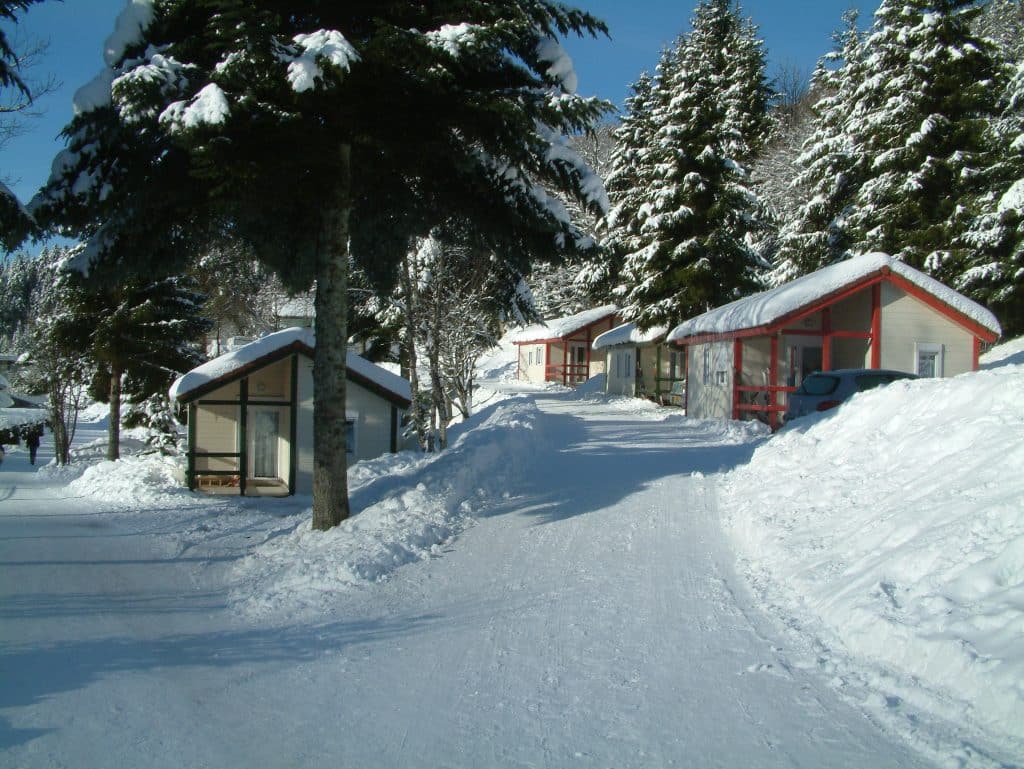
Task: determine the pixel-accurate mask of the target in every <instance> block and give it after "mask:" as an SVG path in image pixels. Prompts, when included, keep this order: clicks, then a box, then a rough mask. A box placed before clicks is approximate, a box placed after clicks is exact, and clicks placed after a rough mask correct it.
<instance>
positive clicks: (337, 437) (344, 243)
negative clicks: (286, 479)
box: [313, 144, 352, 531]
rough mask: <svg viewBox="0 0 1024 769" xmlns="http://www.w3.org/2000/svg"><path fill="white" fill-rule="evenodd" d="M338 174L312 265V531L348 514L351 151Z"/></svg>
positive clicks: (344, 149)
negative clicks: (314, 291)
mask: <svg viewBox="0 0 1024 769" xmlns="http://www.w3.org/2000/svg"><path fill="white" fill-rule="evenodd" d="M339 154H340V159H341V164H340V165H341V170H340V171H339V174H338V180H337V186H336V187H335V195H334V199H333V200H327V201H325V209H324V219H323V225H322V233H321V239H320V240H321V242H320V249H319V253H318V255H317V265H316V296H315V299H314V310H315V313H316V350H315V353H314V355H313V390H314V394H313V528H314V529H317V530H319V531H326V530H327V529H330V528H332V527H334V526H337V525H338V524H339V523H341V522H342V521H343V520H345V519H346V518H348V516H349V506H348V462H347V458H346V456H345V449H346V447H345V389H346V388H345V384H346V374H345V371H346V355H347V353H348V239H349V213H350V211H351V207H352V194H351V187H352V170H351V158H352V148H351V146H350V145H348V144H343V145H342V146H341V147H340V148H339Z"/></svg>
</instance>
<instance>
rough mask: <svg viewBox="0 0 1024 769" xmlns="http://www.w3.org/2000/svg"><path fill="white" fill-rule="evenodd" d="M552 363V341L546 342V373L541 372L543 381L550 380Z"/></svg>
mask: <svg viewBox="0 0 1024 769" xmlns="http://www.w3.org/2000/svg"><path fill="white" fill-rule="evenodd" d="M550 365H551V342H545V343H544V373H543V374H541V377H542V378H541V380H540V381H541V382H542V383H543V382H546V381H548V366H550Z"/></svg>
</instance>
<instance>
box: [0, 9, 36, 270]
mask: <svg viewBox="0 0 1024 769" xmlns="http://www.w3.org/2000/svg"><path fill="white" fill-rule="evenodd" d="M38 2H40V0H0V21H3V22H5V23H10V24H17V22H18V19H19V16H20V15H21V14H23V13H24V12H25V11H27V10H28V8H29V6H31V5H34V4H36V3H38ZM24 61H25V59H24V57H23V55H21V54H20V53H19V52H18V51H16V50H15V49H14V48H13V47H12V43H11V41H10V40H8V39H7V35H6V34H5V32H4V29H3V28H2V27H0V118H7V117H9V116H10V115H15V114H19V113H24V112H25V111H26V110H27V109H28V108H29V107H30V106H31V105H32V102H33V99H34V98H35V96H36V94H35V93H33V92H34V91H37V90H38V89H36V88H34V87H33V86H31V85H30V84H29V83H28V82H27V81H26V79H25V72H24ZM44 90H45V89H44ZM12 133H14V131H13V130H12V127H11V126H10V125H7V124H6V122H5V123H0V145H2V144H3V143H4V142H3V139H4V138H5V137H6V138H9V137H10V135H11V134H12ZM34 229H35V223H34V222H33V221H32V217H31V215H30V214H29V213H28V210H27V209H26V208H25V207H24V206H23V205H22V204H21V202H20V201H19V200H18V198H17V197H16V196H15V195H14V193H13V192H12V191H11V190H10V189H9V188H8V187H7V185H5V184H4V183H3V182H2V181H0V249H3V250H5V251H13V250H14V249H15V248H16V247H17V246H18V244H19V243H21V242H22V241H23V240H24V239H25V238H26V237H27V236H28V235H29V234H30V233H32V232H33V231H34Z"/></svg>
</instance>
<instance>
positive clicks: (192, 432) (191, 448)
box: [185, 401, 199, 491]
mask: <svg viewBox="0 0 1024 769" xmlns="http://www.w3.org/2000/svg"><path fill="white" fill-rule="evenodd" d="M198 411H199V409H197V408H196V404H195V401H193V402H192V403H190V404H188V449H187V451H186V457H187V460H188V469H187V470H186V471H185V477H186V479H187V480H188V490H189V491H195V490H196V486H197V485H198V484H196V413H197V412H198Z"/></svg>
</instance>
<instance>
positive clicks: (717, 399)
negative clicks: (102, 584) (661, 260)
mask: <svg viewBox="0 0 1024 769" xmlns="http://www.w3.org/2000/svg"><path fill="white" fill-rule="evenodd" d="M999 334H1000V327H999V322H998V321H997V320H996V318H995V316H994V315H992V313H991V312H989V311H988V310H986V309H985V308H984V307H982V306H980V305H978V304H976V303H975V302H973V301H971V300H970V299H967V298H966V297H964V296H962V295H961V294H958V293H957V292H956V291H954V290H953V289H951V288H949V287H948V286H945V285H943V284H942V283H939V282H938V281H936V280H934V279H932V278H930V277H928V276H927V275H925V274H924V273H922V272H919V271H918V270H915V269H914V268H912V267H910V266H909V265H906V264H904V263H903V262H901V261H899V260H897V259H894V258H892V257H891V256H888V255H886V254H881V253H874V254H866V255H863V256H859V257H855V258H853V259H848V260H846V261H843V262H839V263H837V264H834V265H831V266H829V267H825V268H823V269H821V270H818V271H817V272H814V273H811V274H809V275H805V276H803V277H801V278H798V279H796V280H794V281H792V282H790V283H786V284H784V285H782V286H779V287H777V288H774V289H771V290H770V291H764V292H762V293H760V294H755V295H753V296H749V297H746V298H744V299H740V300H737V301H735V302H732V303H731V304H727V305H725V306H723V307H719V308H717V309H714V310H711V311H709V312H706V313H704V314H703V315H700V316H698V317H695V318H692V319H690V320H688V321H686V322H685V323H682V324H681V325H679V326H676V327H675V328H674V329H672V331H671V332H670V333H669V335H668V340H669V341H670V342H672V343H674V344H677V345H683V346H685V348H686V350H687V355H688V358H687V388H686V392H687V413H688V414H689V415H691V416H695V417H704V418H730V417H731V418H733V419H746V418H751V417H757V418H761V419H764V420H765V421H767V422H768V423H769V424H770V425H771V426H772V427H777V426H778V425H779V423H780V416H781V414H782V413H783V412H784V411H785V408H786V394H787V393H789V392H792V391H793V390H794V389H795V388H796V387H798V386H799V385H800V383H801V381H802V380H803V378H804V377H805V376H807V375H808V374H810V373H813V372H815V371H819V370H820V371H827V370H830V369H839V368H887V369H896V370H899V371H907V372H910V373H913V374H917V375H919V376H937V377H948V376H955V375H957V374H960V373H963V372H965V371H973V370H976V369H977V368H978V356H979V354H980V351H981V344H982V343H983V342H992V341H994V340H995V339H996V338H998V336H999Z"/></svg>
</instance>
